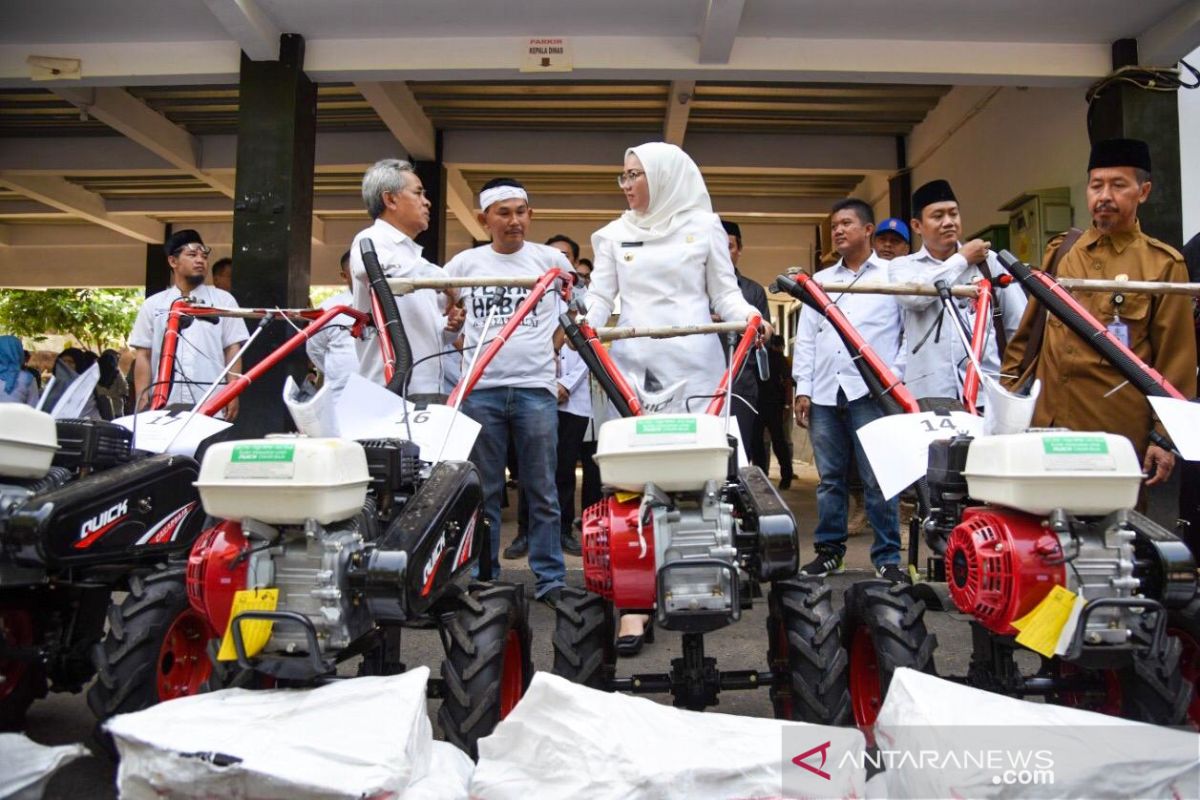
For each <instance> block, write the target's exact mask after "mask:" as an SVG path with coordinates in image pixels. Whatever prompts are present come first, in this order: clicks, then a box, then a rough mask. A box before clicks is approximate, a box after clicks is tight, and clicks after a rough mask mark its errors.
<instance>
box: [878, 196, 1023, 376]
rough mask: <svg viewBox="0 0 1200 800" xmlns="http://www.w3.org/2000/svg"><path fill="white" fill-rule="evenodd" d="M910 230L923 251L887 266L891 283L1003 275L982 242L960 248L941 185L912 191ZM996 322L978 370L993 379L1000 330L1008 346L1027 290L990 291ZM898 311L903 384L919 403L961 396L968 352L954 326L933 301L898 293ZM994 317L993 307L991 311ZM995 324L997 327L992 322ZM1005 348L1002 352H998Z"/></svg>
mask: <svg viewBox="0 0 1200 800" xmlns="http://www.w3.org/2000/svg"><path fill="white" fill-rule="evenodd" d="M912 209H913V220H912V224H913V228H914V229H915V230H916V232H917V233H919V234H921V240H922V247H921V249H920V250H918V251H917V252H915V253H913V254H912V255H909V256H901V257H899V258H896V259H895V260H894V261H892V262H891V264H889V267H890V268H891V273H892V280H894V281H896V282H897V283H924V284H933V283H936V282H937V281H940V280H944V281H946V283H948V284H950V285H951V286H955V285H961V284H969V283H971V282H972V281H974V280H976V279H978V278H980V277H988V276H991V277H993V278H994V277H997V276H999V275H1007V274H1008V271H1007V270H1005V269H1004V267H1002V266H1001V265H1000V261H999V259H997V258H996V255H995V254H994V253H992V252H991V251H990V249H989V247H990V244H989V243H988V242H985V241H983V240H982V239H972V240H971V241H969V242H967V243H966V244H959V238H960V237H961V236H962V230H963V228H962V218H961V217H960V216H959V208H958V200H957V199H956V198H955V196H954V191H953V189H951V188H950V184H949V183H947V182H946V181H944V180H934V181H930V182H929V183H926V184H925V185H923V186H921V187H920V188H918V189H917V190H916V191H915V192H913V199H912ZM996 298H997V299H998V302H999V306H1000V308H999V319H998V320H997V319H996V317H995V315H993V322H992V324H989V325H988V326H987V333H988V338H987V342H986V344H985V345H984V349H983V362H982V366H983V371H984V372H986V373H987V374H988V375H990V376H992V377H993V378H995V377H997V376H998V375H999V373H1000V361H1001V357H1002V355H1003V354H1002V353H1000V352H998V351H997V347H996V344H997V342H996V339H997V334H998V331H999V330H1002V331H1003V333H1004V340H1005V341H1006V342H1007V341H1008V340H1010V339H1012V337H1013V334H1014V333H1016V330H1017V326H1018V325H1020V323H1021V316H1022V315H1023V314H1024V313H1025V305H1026V299H1025V292H1024V290H1023V289H1021V287H1020V285H1019V284H1017V283H1015V282H1014V283H1012V284H1010V285H1009V286H1008V287H1007V288H1004V289H999V290H998V291H997V292H996ZM897 299H898V300H899V302H900V305H901V306H902V307H903V308H904V329H905V335H906V337H907V339H908V358H907V366H906V375H905V381H904V382H905V383H906V384H907V385H908V388H909V391H911V392H912V393H913V396H914V397H916V398H917V399H918V400H919V399H921V398H925V397H950V398H960V399H961V397H962V383H963V380H964V378H965V377H966V369H967V364H968V363H969V361H968V358H967V349H966V348H965V347H964V346H963V343H962V338H961V337H960V336H959V335H958V333H957V332H956V331H955V330H954V327H953V326H954V325H957V324H958V323H956V322H955V321H954V320H952V319H950V318H949V315H948V314H946V313H944V311H943V309H942V304H941V300H939V299H938V298H936V297H917V296H913V295H900V296H898V298H897ZM954 303H955V305H956V306H958V309H959V313H960V314H961V315H962V317H963V318H964V319H965V320H966V323H967V329H968V330H971V329H972V328H973V326H974V324H975V305H974V300H972V299H971V298H966V297H956V298H955V299H954ZM993 312H995V309H993ZM997 322H998V323H999V324H997ZM1000 349H1001V350H1002V349H1003V348H1002V347H1001V348H1000Z"/></svg>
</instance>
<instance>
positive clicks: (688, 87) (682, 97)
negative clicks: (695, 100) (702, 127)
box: [663, 81, 696, 147]
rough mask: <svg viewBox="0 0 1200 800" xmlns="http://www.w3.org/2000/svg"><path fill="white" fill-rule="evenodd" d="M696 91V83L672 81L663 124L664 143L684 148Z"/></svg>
mask: <svg viewBox="0 0 1200 800" xmlns="http://www.w3.org/2000/svg"><path fill="white" fill-rule="evenodd" d="M695 91H696V82H695V81H671V92H670V95H669V96H668V97H667V118H666V120H665V121H664V122H663V141H664V142H670V143H671V144H673V145H677V146H678V147H683V137H684V135H685V134H686V133H687V124H688V112H689V110H690V109H691V107H692V95H693V93H694V92H695Z"/></svg>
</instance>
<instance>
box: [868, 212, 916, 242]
mask: <svg viewBox="0 0 1200 800" xmlns="http://www.w3.org/2000/svg"><path fill="white" fill-rule="evenodd" d="M888 231H891V232H892V233H898V234H900V235H901V236H903V237H904V241H906V242H908V243H909V244H912V237H911V236H909V235H908V226H907V225H905V224H904V220H902V219H896V218H895V217H888V218H887V219H885V220H884V221H883V222H881V223H879V224H878V225H876V226H875V235H876V236H878V235H879V234H881V233H887V232H888Z"/></svg>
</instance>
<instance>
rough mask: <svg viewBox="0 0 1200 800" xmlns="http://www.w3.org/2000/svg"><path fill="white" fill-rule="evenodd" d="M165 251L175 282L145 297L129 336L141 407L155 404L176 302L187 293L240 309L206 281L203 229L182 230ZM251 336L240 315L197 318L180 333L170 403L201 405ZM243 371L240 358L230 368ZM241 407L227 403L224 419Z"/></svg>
mask: <svg viewBox="0 0 1200 800" xmlns="http://www.w3.org/2000/svg"><path fill="white" fill-rule="evenodd" d="M163 249H164V250H165V251H166V253H167V264H168V265H169V266H170V267H171V276H172V281H171V285H170V286H169V287H168V288H166V289H163V290H162V291H161V292H158V293H157V294H152V295H150V296H149V297H147V298H146V302H144V303H143V304H142V307H141V309H140V310H139V311H138V315H137V319H136V320H135V321H134V323H133V332H132V333H131V334H129V345H130V346H131V347H132V348H133V350H134V361H133V364H134V367H133V385H134V391H135V392H136V395H137V409H138V410H139V411H142V410H144V409H145V408H146V407H147V406H148V405H149V403H150V395H151V392H150V391H149V390H150V389H151V382H152V381H153V380H154V376H155V375H156V374H157V373H158V358H159V353H160V352H161V350H162V342H163V333H164V332H165V331H166V326H167V313H168V312H169V311H170V310H171V304H172V303H174V302H175V301H176V300H178V299H179V298H180V297H186V298H187V299H188V300H189V301H191V302H192V303H193V304H194V305H207V306H215V307H218V308H237V301H236V300H234V299H233V295H231V294H230V293H229V292H226V291H224V290H223V289H218V288H216V287H215V286H210V285H208V284H206V283H205V282H204V278H205V276H206V275H207V273H208V256H209V254H210V253H211V252H212V251H210V250H209V249H208V248H207V247H205V246H204V240H203V239H201V238H200V234H199V233H197V232H196V231H194V230H190V229H189V230H182V231H177V232H175V233H173V234H172V235H171V237H170V238H169V239H167V241H166V243H165V244H164V245H163ZM247 338H248V335H247V333H246V323H245V322H243V321H242V320H240V319H234V318H231V317H221V318H216V317H209V318H207V319H193V320H192V324H190V325H188V326H187V327H186V328H184V329H183V330H181V331H180V333H179V346H178V347H177V349H176V355H175V374H174V375H172V376H171V393H170V396H169V398H168V401H167V402H168V404H171V405H175V404H186V405H189V406H194V405H195V404H196V403H198V402H199V401H200V399H201V398H202V397H203V396H204V393H205V392H206V391H207V390H208V387H209V386H211V385H212V384H213V382H214V381H216V380H217V379H218V378H219V377H220V375H221V373H222V371H223V370H224V369H225V365H226V364H228V363H229V362H230V360H231V359H233V358H234V357H235V356H236V355H237V352H238V350H239V349H240V347H241V345H242V343H243V342H245V341H246V339H247ZM240 370H241V364H240V360H239V362H235V363H234V364H233V367H232V370H231V371H232V372H234V373H237V372H239V371H240ZM237 411H238V405H237V400H236V399H235V400H234V401H233V402H232V403H230V404H229V405H228V406H226V407H225V412H224V416H225V419H226V420H227V421H232V420H233V419H234V418H235V417H236V416H237Z"/></svg>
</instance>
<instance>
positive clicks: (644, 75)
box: [0, 35, 1112, 86]
mask: <svg viewBox="0 0 1200 800" xmlns="http://www.w3.org/2000/svg"><path fill="white" fill-rule="evenodd" d="M369 41H370V45H371V46H370V47H364V46H363V40H362V39H315V38H310V39H307V40H306V43H305V58H304V71H305V74H307V75H308V76H309V77H310V78H312V80H314V81H316V82H318V83H329V82H332V81H351V82H353V81H362V80H363V79H364V78H367V79H369V80H371V81H398V80H458V81H462V80H523V79H528V77H529V76H528V74H527V73H522V72H520V67H521V63H522V62H521V54H520V53H519V52H518V48H515V47H513V40H512V38H511V37H504V36H496V37H450V38H443V37H418V36H413V37H409V38H389V39H371V40H369ZM571 48H572V62H573V65H574V71H573V72H572V73H571V78H572V80H663V79H664V78H689V79H692V80H698V81H703V80H719V81H786V82H807V81H816V82H848V83H859V84H863V83H867V84H870V83H880V82H885V83H916V84H928V83H935V84H945V83H952V84H972V85H987V86H1086V85H1088V84H1090V83H1092V82H1093V81H1095V80H1096V79H1097V78H1101V77H1103V76H1105V75H1107V74H1108V72H1109V71H1110V68H1111V64H1112V53H1111V47H1110V44H1109V43H1108V42H1082V43H1081V42H1070V43H1064V42H1029V41H1017V42H1012V41H999V40H997V41H986V42H978V41H937V42H933V41H930V40H920V39H904V40H888V41H887V42H886V46H881V44H880V40H878V39H867V38H861V39H823V38H818V37H812V38H802V37H783V36H780V37H747V36H739V37H738V38H737V46H736V47H734V48H733V52H732V54H731V55H730V57H729V60H728V62H727V63H723V64H698V63H697V45H696V37H695V36H694V35H690V36H689V35H681V36H651V35H647V36H573V37H571ZM846 53H854V58H853V59H847V58H846ZM34 54H37V55H47V56H59V57H65V58H78V59H80V60H81V61H82V63H83V74H84V76H85V77H84V78H83V79H82V80H81V81H80V85H85V86H130V85H140V86H147V85H158V86H171V85H180V84H193V85H194V84H203V83H237V80H238V71H239V67H240V63H241V62H240V50H239V49H238V45H237V44H236V43H235V42H232V41H226V40H218V41H206V42H200V41H192V42H186V41H185V42H113V43H108V42H103V43H97V42H86V43H85V42H66V43H62V42H60V43H22V44H0V86H29V85H32V79H31V77H30V72H29V65H28V64H27V63H26V59H27V58H28V57H29V56H30V55H34ZM553 79H556V78H553V77H547V80H553ZM558 79H561V77H559V78H558Z"/></svg>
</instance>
